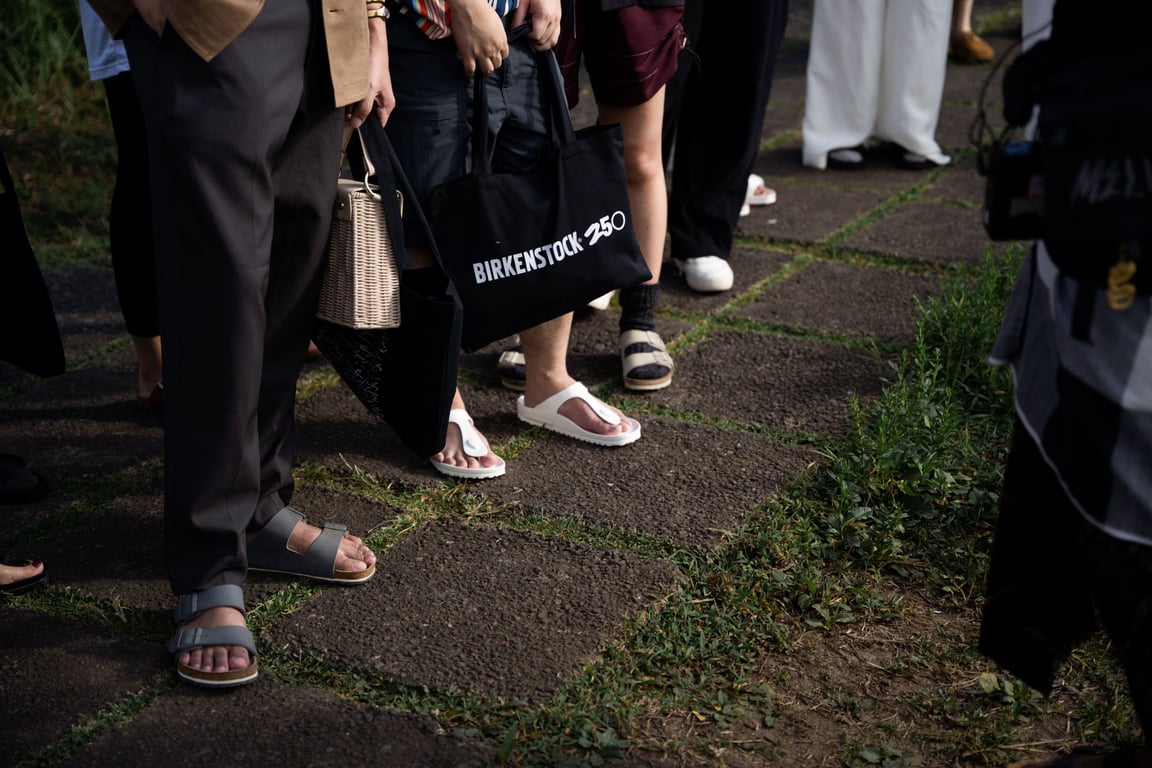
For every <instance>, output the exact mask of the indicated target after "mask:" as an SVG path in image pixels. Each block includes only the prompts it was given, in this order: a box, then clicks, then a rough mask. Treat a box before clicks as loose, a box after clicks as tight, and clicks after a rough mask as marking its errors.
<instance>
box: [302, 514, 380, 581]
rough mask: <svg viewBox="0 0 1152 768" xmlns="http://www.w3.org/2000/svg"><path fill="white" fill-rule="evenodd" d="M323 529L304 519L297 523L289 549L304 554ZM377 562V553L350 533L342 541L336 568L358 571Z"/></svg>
mask: <svg viewBox="0 0 1152 768" xmlns="http://www.w3.org/2000/svg"><path fill="white" fill-rule="evenodd" d="M321 533H323V530H322V529H320V528H317V527H316V526H314V525H312V524H310V523H306V522H304V521H303V520H301V521H300V522H298V523H296V527H295V528H293V529H292V535H291V536H289V537H288V549H289V550H291V551H292V552H295V553H296V554H298V555H299V554H304V553H305V552H307V551H308V548H309V547H311V546H312V542H314V541H316V539H318V538H320V534H321ZM375 563H376V555H375V553H373V552H372V550H370V549H368V547H367V546H365V544H364V542H363V541H362V540H361V539H360V538H359V537H358V536H353V535H352V534H350V533H346V534H344V536H343V538H342V539H341V541H340V552H339V553H338V554H337V555H336V570H337V571H347V572H349V573H358V572H360V571H365V570H367V569H369V568H371V567H372V566H373V565H375Z"/></svg>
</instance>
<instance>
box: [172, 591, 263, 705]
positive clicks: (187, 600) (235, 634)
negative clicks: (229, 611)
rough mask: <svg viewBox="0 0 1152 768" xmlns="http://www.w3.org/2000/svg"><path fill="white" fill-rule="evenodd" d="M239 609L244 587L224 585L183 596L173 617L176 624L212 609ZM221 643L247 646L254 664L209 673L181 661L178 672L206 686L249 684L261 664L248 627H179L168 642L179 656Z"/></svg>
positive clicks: (256, 675) (183, 622)
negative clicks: (187, 665)
mask: <svg viewBox="0 0 1152 768" xmlns="http://www.w3.org/2000/svg"><path fill="white" fill-rule="evenodd" d="M221 607H226V608H235V609H236V610H238V611H240V613H242V614H243V613H245V611H244V590H243V589H241V588H240V587H238V586H236V585H235V584H221V585H220V586H217V587H209V588H208V589H205V590H201V591H200V592H192V593H190V594H187V595H181V597H180V600H179V602H177V603H176V609H175V611H173V617H174V620H175V622H176V626H177V627H179V626H180V625H181V624H185V623H187V622H189V621H191V620H192V619H194V618H196V617H197V616H199V615H200V614H201V613H203V612H204V611H206V610H208V609H209V608H221ZM221 645H239V646H243V647H244V648H245V649H246V650H247V651H248V655H249V656H251V657H252V663H251V664H249V665H248V666H246V667H244V668H243V669H230V670H228V671H227V672H205V671H204V670H200V669H193V668H192V667H186V666H184V665H183V664H181V663H180V662H179V660H177V662H176V674H177V675H178V676H179V677H180V679H181V680H185V681H187V682H189V683H192V684H193V685H203V686H208V687H210V688H230V687H233V686H237V685H247V684H248V683H251V682H252V681H254V680H255V679H256V678H257V677H258V676H259V674H260V668H259V666H258V665H257V656H256V641H255V639H254V638H253V637H252V632H251V631H250V630H249V629H248V628H247V627H194V628H191V629H177V630H176V633H175V634H173V635H172V639H171V640H169V641H168V653H170V654H172V655H173V656H176V657H179V656H180V655H181V654H183V653H186V652H188V651H194V650H196V649H197V648H208V647H211V646H221Z"/></svg>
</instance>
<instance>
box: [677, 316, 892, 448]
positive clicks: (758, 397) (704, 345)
mask: <svg viewBox="0 0 1152 768" xmlns="http://www.w3.org/2000/svg"><path fill="white" fill-rule="evenodd" d="M680 360H681V361H682V362H678V365H677V370H678V375H679V377H680V384H679V386H676V387H672V388H670V389H668V390H663V391H664V392H666V393H667V394H665V395H663V396H662V397H661V399H660V402H661V403H662V404H664V405H666V406H668V407H671V408H676V409H677V410H680V411H685V412H688V413H699V414H703V415H704V416H707V417H709V418H714V419H733V420H736V421H738V422H740V423H745V424H758V425H761V426H763V427H766V428H768V429H774V430H795V431H812V432H818V433H829V434H836V433H839V432H841V431H842V430H843V428H844V426H845V425H846V424H847V412H846V408H847V405H848V402H849V399H850V398H851V397H852V396H853V395H856V396H858V397H859V398H860V399H861V400H862V401H864V402H867V401H868V400H870V399H872V398H874V397H876V396H877V395H879V393H880V388H881V385H882V384H883V382H884V380H885V378H886V377H888V376H889V375H890V374H891V369H890V368H889V367H888V364H887V363H886V362H885V361H884V360H882V359H880V358H879V357H877V356H876V355H874V354H871V353H869V352H864V351H859V350H853V349H848V348H846V347H843V346H840V345H836V344H827V343H823V342H817V341H810V340H807V339H789V338H780V337H776V336H768V335H761V334H754V333H747V332H739V331H719V332H716V333H713V334H711V335H709V336H708V337H707V338H706V339H704V340H703V341H701V342H700V343H699V344H698V345H696V346H694V347H692V348H691V349H689V350H687V351H686V352H685V353H683V355H682V356H681V358H680ZM717 360H729V361H732V363H731V364H728V365H717V364H716V362H715V361H717Z"/></svg>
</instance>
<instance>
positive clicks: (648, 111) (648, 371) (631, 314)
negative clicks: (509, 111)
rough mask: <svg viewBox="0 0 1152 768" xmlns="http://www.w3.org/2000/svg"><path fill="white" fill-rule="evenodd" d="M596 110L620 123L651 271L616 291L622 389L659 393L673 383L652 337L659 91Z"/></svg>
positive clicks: (662, 223) (660, 190) (660, 224)
mask: <svg viewBox="0 0 1152 768" xmlns="http://www.w3.org/2000/svg"><path fill="white" fill-rule="evenodd" d="M598 106H599V110H600V120H601V122H604V123H619V124H620V126H621V128H622V131H623V135H624V166H625V172H626V175H627V180H628V203H629V207H630V208H631V210H632V226H633V230H634V231H635V233H636V240H637V242H638V243H639V245H640V252H641V253H643V254H644V261H645V262H646V263H647V265H648V269H649V271H650V272H651V273H652V277H651V279H649V280H648V281H647V282H646V283H645V284H644V285H640V286H628V287H625V288H622V289H620V293H619V301H620V307H621V313H620V334H621V335H620V351H621V362H622V366H623V373H624V386H625V387H627V388H628V389H635V390H641V391H650V390H655V389H663V388H664V387H667V386H668V385H670V384H671V383H672V369H673V365H672V358H671V357H669V356H668V354H667V351H666V350H665V347H664V342H663V340H662V339H661V338H660V336H659V335H657V334H656V318H655V310H656V305H657V303H658V301H659V292H660V267H661V265H662V264H663V261H664V240H665V237H666V232H667V225H668V194H667V189H666V187H665V181H664V167H663V158H662V153H661V152H660V135H661V130H662V128H663V125H662V123H663V117H664V89H663V88H661V89H660V90H659V91H657V92H656V95H654V96H653V97H652V98H650V99H648V100H647V101H645V102H644V103H642V104H640V105H638V106H634V107H614V106H610V105H606V104H600V105H598ZM631 332H635V333H631Z"/></svg>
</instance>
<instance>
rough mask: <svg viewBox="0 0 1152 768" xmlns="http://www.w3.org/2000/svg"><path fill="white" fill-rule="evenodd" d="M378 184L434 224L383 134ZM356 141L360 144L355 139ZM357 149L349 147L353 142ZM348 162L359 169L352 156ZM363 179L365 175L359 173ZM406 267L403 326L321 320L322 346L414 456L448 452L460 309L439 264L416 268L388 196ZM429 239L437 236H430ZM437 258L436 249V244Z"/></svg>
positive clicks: (396, 246) (375, 136)
mask: <svg viewBox="0 0 1152 768" xmlns="http://www.w3.org/2000/svg"><path fill="white" fill-rule="evenodd" d="M370 136H371V137H372V142H373V146H372V147H371V148H365V151H369V152H372V153H373V160H374V162H373V164H374V165H375V167H376V174H377V184H378V185H379V188H380V189H382V190H388V189H393V188H397V189H399V190H400V193H401V196H402V198H403V199H404V215H405V216H408V217H409V218H410V220H411V219H412V217H415V222H416V224H417V226H421V227H423V228H424V229H427V228H428V222H427V220H426V219H425V217H424V213H423V211H422V210H421V209H420V205H419V204H418V202H417V198H416V194H415V192H413V190H412V187H411V185H410V184H409V182H408V179H407V177H406V176H405V175H404V173H403V171H402V170H401V168H400V164H399V161H398V160H397V158H396V154H395V152H394V150H393V149H392V145H391V144H389V143H388V140H387V136H386V134H385V133H384V132H383V131H376V132H373V133H371V134H370ZM352 141H353V142H355V143H356V146H357V147H359V146H361V145H360V143H359V140H358V138H357V137H353V138H352ZM350 148H351V145H350ZM349 161H350V163H352V164H353V165H354V166H355V161H354V153H353V152H352V151H349ZM353 172H354V174H355V175H357V176H358V177H363V171H362V170H360V169H357V168H355V167H354V168H353ZM382 200H383V202H384V207H385V211H386V214H387V217H388V227H389V230H390V231H391V233H392V245H393V250H394V253H395V256H396V262H397V266H398V267H399V270H400V317H401V325H400V327H398V328H389V329H384V330H379V329H369V330H356V329H353V328H348V327H346V326H343V325H337V324H335V323H330V322H327V321H324V320H318V321H317V328H316V331H315V334H314V337H313V341H315V342H316V346H318V347H319V348H320V351H321V352H323V353H324V355H325V357H327V358H328V361H329V362H330V363H331V364H332V367H333V368H335V369H336V372H337V373H338V374H340V378H341V379H343V380H344V382H345V383H346V384H347V385H348V388H349V389H351V390H352V392H353V393H354V394H355V395H356V397H357V398H358V399H359V400H360V402H361V403H363V404H364V406H365V407H366V408H368V410H369V411H370V412H372V413H373V414H375V415H376V416H379V417H380V418H381V419H383V420H384V421H385V422H387V423H388V424H389V425H390V426H391V427H392V428H393V429H394V430H396V434H397V435H398V436H399V437H400V440H401V441H402V442H403V443H404V445H406V446H407V447H408V448H409V449H411V450H412V451H413V452H414V453H416V454H418V455H420V456H423V457H427V456H432V455H433V454H435V453H438V452H439V451H440V449H442V448H443V447H444V439H445V435H446V434H447V431H448V412H449V410H450V408H451V406H452V395H453V393H454V392H455V390H456V373H457V367H458V365H459V356H460V329H461V315H462V313H461V308H460V302H459V298H458V297H457V296H456V293H455V290H454V289H453V287H452V284H451V282H450V281H449V279H448V276H447V275H446V274H445V273H444V272H443V270H442V269H441V268H440V267H439V266H438V265H436V266H431V267H424V268H419V269H417V268H416V267H415V266H414V265H413V264H412V262H411V260H410V259H409V257H408V254H407V251H406V250H405V248H404V234H403V233H404V225H403V222H402V221H401V211H400V204H399V201H398V200H397V199H396V196H395V195H389V194H384V195H382ZM429 239H431V238H429ZM433 253H434V254H435V246H433Z"/></svg>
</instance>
